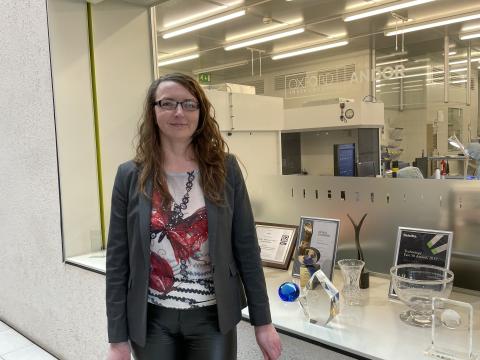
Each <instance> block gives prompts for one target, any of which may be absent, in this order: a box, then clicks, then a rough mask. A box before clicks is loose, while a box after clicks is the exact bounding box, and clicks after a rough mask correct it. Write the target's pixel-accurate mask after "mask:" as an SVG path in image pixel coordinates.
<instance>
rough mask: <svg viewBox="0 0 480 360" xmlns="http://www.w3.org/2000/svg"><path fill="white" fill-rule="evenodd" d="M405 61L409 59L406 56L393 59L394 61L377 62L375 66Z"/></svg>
mask: <svg viewBox="0 0 480 360" xmlns="http://www.w3.org/2000/svg"><path fill="white" fill-rule="evenodd" d="M405 61H408V59H406V58H405V59H397V60H392V61H385V62H381V63H377V64H375V66H382V65H388V64H396V63H402V62H405Z"/></svg>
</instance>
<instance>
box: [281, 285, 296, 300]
mask: <svg viewBox="0 0 480 360" xmlns="http://www.w3.org/2000/svg"><path fill="white" fill-rule="evenodd" d="M299 295H300V288H299V287H298V285H297V284H295V283H293V282H285V283H283V284H282V285H280V286H279V287H278V296H280V299H282V300H283V301H288V302H292V301H295V300H297V298H298V296H299Z"/></svg>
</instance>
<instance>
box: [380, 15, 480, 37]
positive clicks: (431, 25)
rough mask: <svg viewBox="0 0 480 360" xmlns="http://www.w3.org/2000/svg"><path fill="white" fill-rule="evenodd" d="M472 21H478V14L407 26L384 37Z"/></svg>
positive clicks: (389, 32)
mask: <svg viewBox="0 0 480 360" xmlns="http://www.w3.org/2000/svg"><path fill="white" fill-rule="evenodd" d="M474 19H480V13H479V12H477V13H470V14H469V15H459V16H453V17H449V18H444V19H443V20H436V21H431V22H427V23H423V24H418V25H412V26H407V27H404V28H401V29H398V30H392V31H387V32H386V33H385V35H386V36H393V35H399V34H405V33H409V32H413V31H419V30H424V29H430V28H434V27H438V26H443V25H449V24H455V23H459V22H463V21H468V20H474Z"/></svg>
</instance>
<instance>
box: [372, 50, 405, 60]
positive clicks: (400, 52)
mask: <svg viewBox="0 0 480 360" xmlns="http://www.w3.org/2000/svg"><path fill="white" fill-rule="evenodd" d="M404 55H408V51H398V52H394V53H391V54H387V55H381V56H377V57H376V60H385V59H390V58H392V57H396V56H404Z"/></svg>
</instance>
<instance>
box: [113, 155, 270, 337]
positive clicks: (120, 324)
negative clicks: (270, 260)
mask: <svg viewBox="0 0 480 360" xmlns="http://www.w3.org/2000/svg"><path fill="white" fill-rule="evenodd" d="M226 167H227V179H226V183H225V189H224V194H225V204H224V205H221V206H217V205H215V204H213V203H212V202H210V201H208V199H205V206H206V209H207V217H208V241H209V250H210V257H211V261H212V267H213V269H212V270H213V277H214V284H215V295H216V299H217V310H218V323H219V324H218V325H219V328H220V331H221V332H222V333H226V332H228V331H229V330H231V329H232V328H233V327H234V326H235V325H236V324H237V323H238V322H239V321H240V319H241V309H242V308H244V307H245V306H246V305H247V300H248V308H249V313H250V321H251V323H252V325H265V324H269V323H270V322H271V317H270V308H269V304H268V297H267V291H266V286H265V279H264V276H263V270H262V265H261V260H260V248H259V246H258V241H257V236H256V230H255V224H254V219H253V214H252V210H251V206H250V200H249V198H248V193H247V189H246V186H245V183H244V181H243V176H242V173H241V171H240V168H239V166H238V163H237V160H236V159H235V157H234V156H232V155H228V156H227V160H226ZM138 177H139V169H138V167H137V165H136V164H135V163H134V162H133V161H128V162H126V163H124V164H122V165H120V166H119V168H118V171H117V175H116V178H115V183H114V186H113V193H112V207H111V216H110V230H109V234H108V245H107V273H106V305H107V318H108V339H109V342H111V343H116V342H122V341H127V340H132V341H134V342H135V343H137V344H138V345H140V346H144V345H145V340H146V332H147V292H148V284H149V275H150V215H151V207H152V206H151V200H150V199H151V194H152V183H151V181H149V182H148V183H147V193H148V195H149V197H146V196H145V195H144V194H142V193H141V192H140V191H139V190H138V180H139V179H138Z"/></svg>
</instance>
